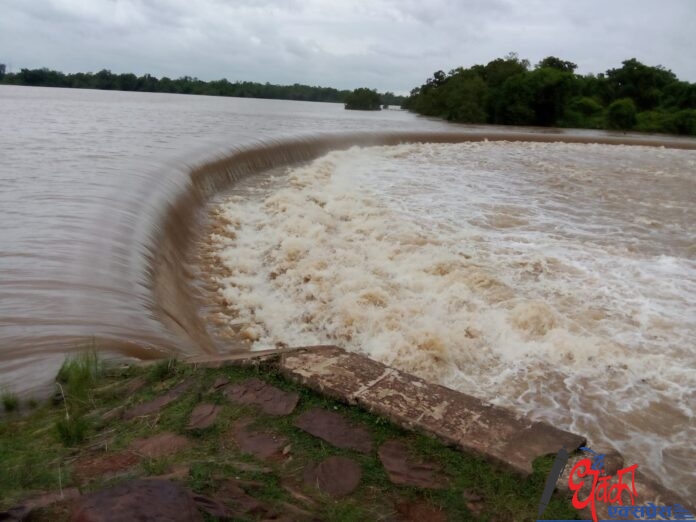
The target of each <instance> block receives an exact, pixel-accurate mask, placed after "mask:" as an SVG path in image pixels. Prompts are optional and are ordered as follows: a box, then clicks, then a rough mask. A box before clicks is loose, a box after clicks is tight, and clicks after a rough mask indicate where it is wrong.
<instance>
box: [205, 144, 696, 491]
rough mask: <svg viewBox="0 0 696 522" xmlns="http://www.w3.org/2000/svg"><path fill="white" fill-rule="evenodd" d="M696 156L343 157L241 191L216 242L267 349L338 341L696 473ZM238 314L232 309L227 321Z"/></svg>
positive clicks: (241, 308)
mask: <svg viewBox="0 0 696 522" xmlns="http://www.w3.org/2000/svg"><path fill="white" fill-rule="evenodd" d="M695 174H696V152H693V151H689V152H684V151H676V150H668V149H655V148H648V147H627V146H610V145H583V144H564V143H510V142H478V143H460V144H414V145H399V146H392V147H372V148H363V149H361V148H354V149H351V150H348V151H341V152H332V153H330V154H328V155H326V156H324V157H322V158H321V159H318V160H316V161H314V162H312V163H311V164H309V165H306V166H302V167H299V168H294V169H291V170H289V172H288V173H287V174H286V175H281V176H276V177H273V178H271V179H269V180H267V181H266V183H265V184H264V185H259V184H248V186H247V185H244V184H242V185H239V186H238V187H237V190H236V191H234V193H233V194H231V195H230V196H229V197H228V199H227V200H226V201H225V202H224V203H222V204H221V205H220V207H219V208H218V209H217V212H216V213H215V217H216V218H217V221H218V226H217V227H216V229H215V233H214V234H213V235H212V236H211V242H212V244H213V245H214V246H215V248H216V251H217V256H216V258H215V259H216V260H217V261H216V264H217V265H218V266H220V265H222V266H224V267H225V269H226V270H225V271H222V272H221V273H219V274H217V275H216V276H215V280H216V281H217V283H218V285H219V299H220V300H221V302H222V303H223V304H226V308H225V309H223V310H222V311H221V312H220V313H221V314H223V315H224V314H226V315H227V316H228V317H229V322H230V323H232V324H234V325H235V326H236V327H237V330H238V331H239V333H240V334H241V335H242V336H244V337H246V338H248V339H250V340H253V341H254V346H257V347H272V346H274V345H277V344H279V343H289V344H290V345H307V344H322V343H327V342H328V343H335V344H339V345H341V346H344V347H346V348H348V349H350V350H353V351H358V352H362V353H365V354H367V355H369V356H370V357H373V358H375V359H378V360H380V361H383V362H385V363H387V364H390V365H393V366H396V367H399V368H402V369H405V370H407V371H410V372H413V373H416V374H418V375H420V376H423V377H425V378H427V379H429V380H433V381H436V382H439V383H442V384H445V385H447V386H449V387H452V388H455V389H458V390H461V391H465V392H468V393H471V394H473V395H476V396H479V397H483V398H485V399H488V400H491V401H493V402H495V403H497V404H501V405H504V406H508V407H511V408H513V409H515V410H517V411H524V412H526V413H528V414H530V415H531V416H532V417H535V418H537V419H544V420H547V421H551V422H553V423H554V424H556V425H560V426H563V427H566V428H570V429H573V430H576V431H577V432H579V433H584V434H588V436H589V438H590V440H591V441H592V443H593V444H598V445H600V446H604V447H612V446H613V447H615V448H617V449H619V450H620V451H622V452H623V453H624V454H626V455H630V456H631V458H633V460H635V461H636V462H640V463H644V464H645V465H647V466H649V467H652V470H653V471H654V472H656V473H657V474H658V475H659V476H661V477H671V478H672V480H671V484H672V486H673V487H675V488H679V487H680V485H681V489H682V491H684V492H688V491H689V486H687V485H688V484H691V487H693V484H694V480H695V479H696V476H695V475H694V466H693V463H694V462H695V461H696V446H695V445H694V442H693V441H694V440H695V438H696V423H694V421H693V419H694V407H696V350H695V349H694V345H693V341H694V339H696V260H695V257H696V229H694V224H696V205H695V204H694V203H695V200H694V197H695V196H696V175H695ZM225 310H226V311H225Z"/></svg>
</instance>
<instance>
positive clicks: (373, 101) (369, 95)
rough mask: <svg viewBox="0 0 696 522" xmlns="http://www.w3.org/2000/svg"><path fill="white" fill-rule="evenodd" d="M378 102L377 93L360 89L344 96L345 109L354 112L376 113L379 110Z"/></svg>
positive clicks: (363, 88) (365, 88)
mask: <svg viewBox="0 0 696 522" xmlns="http://www.w3.org/2000/svg"><path fill="white" fill-rule="evenodd" d="M380 101H381V99H380V96H379V93H378V92H377V91H375V90H373V89H368V88H367V87H361V88H359V89H355V90H354V91H353V92H351V93H350V94H349V95H348V96H346V105H345V108H346V109H348V110H354V111H378V110H380Z"/></svg>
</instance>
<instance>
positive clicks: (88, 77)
mask: <svg viewBox="0 0 696 522" xmlns="http://www.w3.org/2000/svg"><path fill="white" fill-rule="evenodd" d="M0 83H4V84H9V85H32V86H36V87H70V88H74V89H101V90H108V91H139V92H168V93H178V94H202V95H208V96H234V97H239V98H267V99H277V100H299V101H318V102H335V103H344V102H345V101H346V98H347V97H348V96H349V94H350V91H348V90H339V89H334V88H332V87H315V86H310V85H301V84H299V83H295V84H293V85H274V84H271V83H257V82H240V81H237V82H230V81H228V80H227V79H225V78H223V79H221V80H215V81H210V82H205V81H203V80H199V79H198V78H192V77H190V76H184V77H182V78H177V79H171V78H168V77H166V76H163V77H162V78H157V77H155V76H151V75H149V74H144V75H142V76H136V75H135V74H132V73H126V74H115V73H112V72H111V71H109V70H107V69H103V70H101V71H99V72H97V73H91V72H88V73H73V74H65V73H62V72H60V71H53V70H50V69H46V68H43V69H21V70H20V71H19V72H17V73H7V74H5V75H4V77H2V76H0ZM379 96H380V101H381V103H382V104H387V105H400V104H401V102H402V101H403V96H396V95H395V94H394V93H393V92H385V93H384V94H380V95H379Z"/></svg>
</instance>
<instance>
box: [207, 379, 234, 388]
mask: <svg viewBox="0 0 696 522" xmlns="http://www.w3.org/2000/svg"><path fill="white" fill-rule="evenodd" d="M229 383H230V380H229V379H228V378H227V377H218V378H217V379H215V381H214V382H213V387H212V388H211V389H210V391H218V390H220V389H222V388H224V387H225V386H227V385H228V384H229Z"/></svg>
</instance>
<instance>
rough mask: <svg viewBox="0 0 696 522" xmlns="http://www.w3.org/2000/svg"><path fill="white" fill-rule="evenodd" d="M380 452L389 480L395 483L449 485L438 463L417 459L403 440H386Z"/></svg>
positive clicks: (429, 485)
mask: <svg viewBox="0 0 696 522" xmlns="http://www.w3.org/2000/svg"><path fill="white" fill-rule="evenodd" d="M378 454H379V460H381V461H382V465H383V466H384V468H385V469H386V470H387V474H388V475H389V480H391V481H392V482H393V483H394V484H399V485H406V486H416V487H419V488H427V489H442V488H445V487H446V486H447V484H446V482H447V481H446V479H445V478H444V477H443V476H442V474H441V473H440V467H439V466H438V465H436V464H435V463H432V462H418V461H416V459H415V458H413V456H412V455H411V453H410V451H409V449H408V446H406V444H404V443H403V442H401V441H398V440H390V441H387V442H385V443H384V444H382V445H381V446H380V447H379V451H378Z"/></svg>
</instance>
